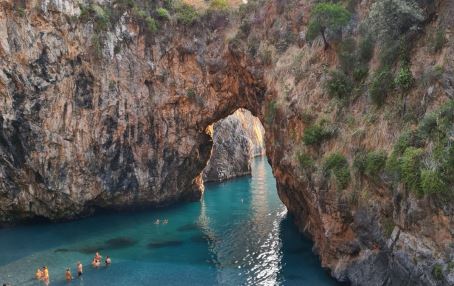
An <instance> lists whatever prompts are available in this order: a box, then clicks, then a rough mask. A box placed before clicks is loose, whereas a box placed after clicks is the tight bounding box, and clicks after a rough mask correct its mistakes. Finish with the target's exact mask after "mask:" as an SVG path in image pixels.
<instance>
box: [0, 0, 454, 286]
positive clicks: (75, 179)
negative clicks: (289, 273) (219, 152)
mask: <svg viewBox="0 0 454 286" xmlns="http://www.w3.org/2000/svg"><path fill="white" fill-rule="evenodd" d="M396 1H397V0H396ZM396 1H392V2H396ZM95 2H97V3H98V4H99V5H105V7H106V8H108V7H111V8H112V7H113V10H112V12H115V11H118V9H117V8H115V7H116V6H115V7H114V6H112V5H113V4H112V1H107V0H105V1H95ZM312 2H314V1H299V2H298V1H290V0H289V1H266V2H264V3H260V5H256V6H252V8H251V7H250V8H251V9H245V10H242V12H241V13H239V14H241V15H242V16H241V15H240V16H238V15H237V16H232V17H231V18H227V17H226V15H225V14H223V13H216V12H215V13H208V14H206V15H205V16H203V17H201V19H200V21H197V22H196V23H194V24H191V25H186V26H185V25H180V24H176V23H174V22H172V21H170V22H165V21H163V22H161V23H160V25H161V26H160V31H158V32H155V33H151V32H150V31H148V30H147V29H146V28H145V27H144V24H143V21H142V22H141V21H139V20H137V19H136V18H135V16H134V15H133V12H132V11H130V10H125V11H122V12H121V13H117V14H116V13H112V18H111V20H112V21H111V23H110V24H109V25H108V26H107V27H104V30H102V31H100V30H99V29H100V27H101V25H100V23H98V22H96V21H94V20H93V19H97V18H96V17H93V18H88V20H87V19H82V18H83V17H79V16H80V13H81V11H80V9H79V4H80V3H88V1H76V0H74V1H72V0H61V1H60V0H58V1H57V0H49V1H47V0H46V1H37V0H36V1H12V0H8V1H2V2H1V3H0V67H1V68H0V126H1V128H0V178H1V180H0V221H1V222H2V223H15V222H22V221H24V220H27V219H34V218H37V217H43V218H46V219H50V220H60V219H71V218H77V217H80V216H82V215H87V214H89V213H91V212H92V211H93V210H95V209H96V208H115V209H123V208H134V207H141V206H161V205H165V204H169V203H172V202H176V201H181V200H186V199H197V198H199V197H200V196H201V195H202V190H203V188H202V176H201V172H202V170H203V168H204V167H205V166H206V164H207V161H208V159H209V157H210V152H211V149H212V139H211V137H210V136H209V135H208V134H207V132H209V130H208V129H207V128H208V127H209V126H210V125H211V124H213V123H214V122H217V121H218V120H220V119H222V118H225V117H226V116H228V115H229V114H231V113H233V112H234V111H235V110H237V109H238V108H245V109H248V110H249V111H251V112H252V114H254V115H255V116H258V117H259V118H260V120H261V121H262V122H263V124H264V128H265V130H266V133H265V137H266V139H265V141H266V153H267V157H268V160H269V161H270V163H271V165H272V168H273V173H274V175H275V177H276V180H277V184H278V192H279V196H280V198H281V200H282V201H283V202H284V204H285V205H286V206H287V208H288V209H289V212H290V213H292V214H293V216H294V218H295V222H296V224H297V225H298V226H299V228H300V230H301V231H302V232H305V233H306V234H308V235H309V236H310V237H311V238H312V239H313V240H314V242H315V246H314V249H315V250H316V251H317V252H318V253H319V255H320V258H321V263H322V265H323V266H325V267H328V268H330V269H331V273H332V275H333V276H334V277H336V278H337V279H339V280H342V281H349V282H351V283H352V284H353V285H453V284H452V282H453V274H452V268H451V267H450V266H449V265H451V264H450V263H452V261H453V260H454V245H453V243H452V242H453V241H454V219H453V218H454V210H453V209H454V206H453V204H452V203H446V202H443V201H440V200H437V199H436V197H434V196H418V195H417V194H415V193H414V192H412V191H410V190H409V188H408V187H407V186H406V185H405V184H404V183H402V182H400V183H392V182H391V180H390V178H389V177H387V176H386V174H384V172H380V173H377V175H374V176H370V175H367V174H366V175H360V174H358V173H357V172H356V171H355V169H354V168H353V165H354V161H355V158H356V157H357V154H358V153H359V151H361V150H365V151H371V150H383V151H384V152H386V154H387V155H391V154H392V150H393V146H394V145H395V144H396V143H397V142H398V141H399V137H400V136H401V134H404V133H405V132H408V131H409V130H415V129H416V128H417V126H419V125H420V123H421V122H422V120H423V117H424V115H425V114H426V115H428V114H430V113H431V112H432V111H435V110H438V109H439V108H440V107H442V106H445V105H446V104H447V103H448V102H449V101H450V100H453V92H452V91H453V86H454V85H453V80H452V79H453V78H454V77H453V72H454V57H453V56H452V55H453V54H454V42H453V36H452V32H453V31H452V25H450V23H451V22H452V14H453V13H454V11H453V10H452V9H453V6H452V4H451V3H452V2H451V1H443V0H440V1H416V3H418V5H420V6H421V7H422V14H423V15H422V16H421V17H419V18H421V19H420V22H418V23H417V25H414V26H406V27H405V28H406V29H407V30H408V31H409V35H410V36H412V42H411V45H410V46H409V47H408V55H407V57H408V59H406V60H407V61H409V62H411V69H410V71H411V73H412V75H413V76H414V77H415V81H414V85H413V86H412V87H411V89H410V90H409V91H406V92H403V91H399V90H397V89H396V90H395V91H393V92H392V94H390V95H388V97H387V98H386V100H385V102H384V105H383V106H381V107H377V106H374V105H373V104H371V99H370V98H371V93H370V90H369V88H370V83H371V82H372V81H373V77H374V73H375V71H376V70H378V68H379V65H380V63H379V62H380V60H381V59H380V56H379V48H375V49H374V51H373V52H374V53H373V54H374V55H373V58H372V59H371V61H370V63H368V64H367V65H368V66H367V67H368V69H369V71H368V73H366V74H365V77H366V78H365V79H363V80H362V81H360V82H359V83H357V85H356V88H355V89H353V90H352V96H350V97H349V98H348V99H347V100H345V99H344V98H340V99H339V98H333V97H331V96H329V95H328V93H327V91H326V90H325V88H324V86H325V84H326V82H327V79H328V78H329V70H330V69H331V70H333V69H336V68H337V67H338V65H341V64H342V63H341V60H340V57H339V55H338V54H337V53H336V49H337V47H338V46H339V44H336V43H335V40H336V39H335V37H333V36H332V35H329V40H330V41H333V43H332V48H331V49H328V50H324V48H323V45H322V43H321V40H320V39H319V38H317V39H316V40H314V41H313V42H312V43H309V42H307V41H306V40H305V34H306V32H307V23H308V17H309V15H310V10H311V7H312V5H313V3H312ZM374 2H376V1H358V2H355V1H351V3H352V5H353V6H354V7H353V8H354V13H353V17H352V20H351V21H350V23H349V25H348V27H346V29H345V31H343V35H342V36H343V37H353V38H355V39H357V38H360V37H361V35H360V34H361V33H360V32H361V31H360V30H361V29H360V23H361V21H364V19H365V18H367V17H368V15H369V10H370V9H371V5H372V4H373V3H374ZM397 2H398V5H401V6H402V7H404V8H405V9H407V8H408V9H410V8H411V7H410V8H409V7H407V6H406V5H405V4H406V3H405V2H408V1H407V0H405V1H400V0H399V1H397ZM251 3H252V2H251ZM355 3H356V4H355ZM23 4H26V6H25V8H23V9H22V8H21V7H18V5H23ZM103 7H104V6H103ZM19 8H21V9H19ZM405 9H404V10H405ZM408 9H407V10H408ZM98 10H99V9H98ZM407 10H406V11H407ZM410 10H411V9H410ZM98 12H99V11H98ZM101 14H102V13H101ZM235 17H241V19H238V18H235ZM98 18H99V17H98ZM397 19H401V18H397ZM405 19H407V18H405ZM101 24H102V23H101ZM404 24H406V23H404ZM441 28H442V29H444V31H445V34H446V40H445V43H444V45H443V46H442V48H441V49H439V50H437V51H436V52H434V51H432V50H433V49H431V48H430V47H431V46H432V43H433V41H434V40H433V39H434V38H433V35H435V34H436V31H437V29H441ZM331 34H332V33H331ZM415 34H416V35H417V36H415ZM358 41H359V40H358ZM399 68H400V66H398V65H395V66H393V69H394V70H398V69H399ZM363 76H364V74H363ZM391 81H393V79H392V80H391ZM447 117H449V116H447ZM434 122H435V123H434ZM438 122H442V123H443V122H448V123H449V122H451V121H449V120H448V121H440V120H435V121H433V120H432V121H430V122H429V123H431V124H432V125H428V126H432V127H434V126H437V124H438ZM316 124H318V125H320V126H323V128H325V127H326V130H324V132H325V133H323V134H325V135H326V134H329V136H330V137H329V138H325V140H324V141H320V142H318V143H317V144H313V145H306V144H303V143H302V141H303V139H304V133H305V132H306V133H307V130H308V129H309V128H312V127H313V126H314V125H316ZM445 127H446V126H445ZM446 128H447V129H449V128H450V127H449V125H448V126H447V127H446ZM453 132H454V131H453ZM315 134H320V133H315ZM450 134H451V135H449V136H447V138H448V139H447V140H448V143H449V142H452V139H451V138H452V133H450ZM449 140H451V141H449ZM428 142H429V141H424V142H421V140H419V141H418V140H416V143H414V142H413V143H412V144H414V145H415V146H412V148H422V147H424V148H426V149H427V150H429V149H431V148H432V147H433V145H432V144H433V143H428ZM412 150H413V149H410V151H412ZM432 150H435V151H436V148H435V149H433V148H432ZM336 152H337V153H338V154H341V155H342V156H343V158H345V161H340V162H341V163H342V164H343V166H344V167H345V166H346V167H347V168H348V169H349V170H350V171H349V173H348V174H349V176H350V179H351V180H350V181H349V184H346V185H345V188H342V189H339V188H338V187H337V185H338V182H337V181H336V180H337V178H336V176H335V172H334V171H337V169H334V171H332V170H331V171H329V170H327V168H326V167H324V166H325V165H326V160H327V158H328V156H329V155H330V154H333V153H336ZM303 155H305V156H303ZM445 157H446V158H449V156H445ZM337 162H338V163H339V161H337ZM345 162H346V163H345ZM424 163H425V164H428V165H429V166H430V167H434V166H435V167H437V166H436V165H434V164H432V161H430V160H429V161H427V160H426V162H424ZM345 174H347V173H346V172H344V173H343V175H345ZM448 190H449V191H452V190H453V186H452V184H449V185H448ZM451 202H452V201H451Z"/></svg>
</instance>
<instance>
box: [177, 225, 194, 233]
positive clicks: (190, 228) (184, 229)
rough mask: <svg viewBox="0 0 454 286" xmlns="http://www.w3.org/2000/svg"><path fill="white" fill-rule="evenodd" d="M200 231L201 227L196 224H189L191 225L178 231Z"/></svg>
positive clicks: (181, 227)
mask: <svg viewBox="0 0 454 286" xmlns="http://www.w3.org/2000/svg"><path fill="white" fill-rule="evenodd" d="M198 229H199V225H198V224H196V223H189V224H185V225H182V226H180V227H178V228H177V230H178V231H182V232H184V231H196V230H198Z"/></svg>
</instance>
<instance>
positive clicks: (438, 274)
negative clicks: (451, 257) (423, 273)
mask: <svg viewBox="0 0 454 286" xmlns="http://www.w3.org/2000/svg"><path fill="white" fill-rule="evenodd" d="M432 276H433V278H435V279H436V280H443V267H442V266H441V264H438V263H436V264H435V265H434V266H433V268H432Z"/></svg>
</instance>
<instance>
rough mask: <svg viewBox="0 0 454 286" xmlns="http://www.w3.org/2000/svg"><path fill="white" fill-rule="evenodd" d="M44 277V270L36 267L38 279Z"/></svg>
mask: <svg viewBox="0 0 454 286" xmlns="http://www.w3.org/2000/svg"><path fill="white" fill-rule="evenodd" d="M42 277H43V272H42V271H41V269H39V268H38V269H36V273H35V278H36V279H37V280H41V278H42Z"/></svg>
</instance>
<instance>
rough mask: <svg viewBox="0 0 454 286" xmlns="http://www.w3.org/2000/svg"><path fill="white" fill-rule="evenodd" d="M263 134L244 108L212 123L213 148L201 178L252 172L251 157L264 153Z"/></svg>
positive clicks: (226, 176)
mask: <svg viewBox="0 0 454 286" xmlns="http://www.w3.org/2000/svg"><path fill="white" fill-rule="evenodd" d="M264 135H265V134H264V130H263V126H262V124H261V123H260V120H259V119H258V118H257V117H254V116H253V115H252V114H251V113H250V112H249V111H248V110H245V109H239V110H237V111H235V113H233V114H232V115H229V116H228V117H227V118H225V119H222V120H220V121H218V122H216V123H215V124H213V149H212V151H211V157H210V160H208V163H207V166H206V167H205V169H204V170H203V181H204V182H210V181H224V180H227V179H231V178H234V177H239V176H244V175H249V174H251V159H252V158H254V157H256V156H262V155H263V154H264V153H265V142H264V141H263V139H264Z"/></svg>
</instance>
